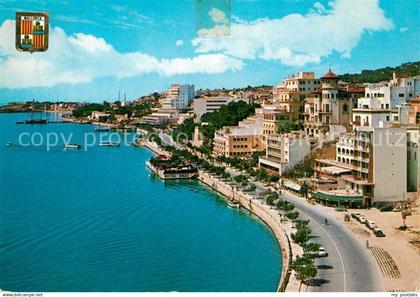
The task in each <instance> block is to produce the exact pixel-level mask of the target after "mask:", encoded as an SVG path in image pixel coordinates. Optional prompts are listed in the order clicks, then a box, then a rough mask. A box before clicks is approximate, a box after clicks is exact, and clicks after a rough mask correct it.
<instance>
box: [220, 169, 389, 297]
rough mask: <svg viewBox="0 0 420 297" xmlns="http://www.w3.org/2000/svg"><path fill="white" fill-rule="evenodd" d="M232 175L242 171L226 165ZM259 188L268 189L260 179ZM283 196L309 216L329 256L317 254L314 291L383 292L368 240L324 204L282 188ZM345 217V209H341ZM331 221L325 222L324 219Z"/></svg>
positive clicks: (313, 239) (311, 288) (256, 183)
mask: <svg viewBox="0 0 420 297" xmlns="http://www.w3.org/2000/svg"><path fill="white" fill-rule="evenodd" d="M227 170H228V171H229V173H230V174H231V175H232V176H236V175H239V174H240V173H239V172H238V171H237V170H235V169H233V168H227ZM253 183H254V184H255V185H256V186H257V189H258V191H259V192H263V191H266V188H265V187H264V186H263V185H262V184H261V183H260V182H253ZM281 198H282V199H284V200H288V201H290V202H292V203H293V204H294V205H295V207H296V210H297V211H299V213H300V217H299V219H304V220H310V223H309V227H310V228H311V230H312V236H313V237H312V239H311V241H314V242H318V243H320V244H321V245H322V246H323V247H324V248H325V250H326V251H327V252H328V254H329V255H328V257H324V258H317V259H316V260H315V265H316V266H318V274H317V276H316V278H315V280H314V282H312V284H311V285H310V286H309V287H308V291H312V292H378V291H379V292H381V291H383V286H382V282H381V277H380V271H379V269H378V266H377V264H376V262H375V260H374V258H373V256H372V255H371V253H370V251H369V250H368V249H367V248H366V246H365V244H363V243H361V242H360V240H359V239H358V238H357V237H356V236H355V235H354V234H353V233H352V232H351V231H350V230H348V229H347V228H346V226H345V225H344V223H343V221H338V220H337V218H336V217H335V216H334V215H331V212H327V211H325V206H322V205H312V204H309V203H308V202H307V201H306V200H305V199H304V198H302V197H298V196H295V195H292V194H290V193H288V192H286V191H282V195H281ZM340 216H342V218H343V220H344V213H340ZM326 218H327V219H328V225H325V219H326Z"/></svg>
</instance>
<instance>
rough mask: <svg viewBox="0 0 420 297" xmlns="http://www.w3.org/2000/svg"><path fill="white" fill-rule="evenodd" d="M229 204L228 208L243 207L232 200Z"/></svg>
mask: <svg viewBox="0 0 420 297" xmlns="http://www.w3.org/2000/svg"><path fill="white" fill-rule="evenodd" d="M227 204H228V206H230V207H232V208H239V207H240V206H241V205H240V204H239V202H238V201H235V200H231V199H229V200H228V201H227Z"/></svg>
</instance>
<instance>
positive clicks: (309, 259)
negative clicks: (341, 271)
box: [292, 221, 320, 291]
mask: <svg viewBox="0 0 420 297" xmlns="http://www.w3.org/2000/svg"><path fill="white" fill-rule="evenodd" d="M308 224H309V221H299V222H298V223H297V224H296V232H295V233H293V234H292V240H293V241H294V242H295V243H297V244H299V245H300V246H301V247H302V248H303V251H304V253H303V255H302V256H297V257H296V259H295V260H294V261H293V262H292V269H293V270H294V271H295V273H296V278H297V279H298V280H299V281H300V285H299V291H300V289H301V287H302V283H307V281H309V280H311V279H313V278H314V277H315V276H316V275H317V270H316V267H315V263H314V258H313V256H311V254H310V252H314V251H318V250H319V248H320V245H319V244H318V243H315V242H311V243H308V241H309V239H310V235H311V229H310V228H309V227H308Z"/></svg>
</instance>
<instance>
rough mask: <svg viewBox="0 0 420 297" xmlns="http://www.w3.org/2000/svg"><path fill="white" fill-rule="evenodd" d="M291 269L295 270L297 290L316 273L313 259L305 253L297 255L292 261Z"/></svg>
mask: <svg viewBox="0 0 420 297" xmlns="http://www.w3.org/2000/svg"><path fill="white" fill-rule="evenodd" d="M292 269H293V270H294V271H295V272H296V278H297V279H298V280H299V281H300V285H299V292H300V289H301V287H302V284H303V283H306V282H307V281H308V280H310V279H313V278H314V277H315V276H316V275H317V270H316V267H315V264H314V261H313V259H311V258H310V257H308V256H306V255H304V256H302V257H300V256H297V257H296V259H295V260H294V261H293V262H292Z"/></svg>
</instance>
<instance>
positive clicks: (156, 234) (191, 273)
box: [0, 114, 281, 292]
mask: <svg viewBox="0 0 420 297" xmlns="http://www.w3.org/2000/svg"><path fill="white" fill-rule="evenodd" d="M45 116H48V117H57V115H55V114H49V115H44V117H45ZM28 118H29V115H28V114H0V288H1V289H2V290H11V291H47V292H48V291H57V292H66V291H94V292H95V291H121V292H130V291H274V290H275V289H276V287H277V283H278V279H279V275H280V270H281V254H280V250H279V247H278V244H277V242H276V240H275V238H274V236H273V234H272V233H271V232H270V230H269V229H268V228H267V227H266V226H265V225H264V224H263V223H262V222H260V221H259V220H258V219H257V218H255V217H254V216H252V215H251V214H250V213H249V212H247V211H245V210H236V209H231V208H229V207H227V205H226V203H225V201H224V199H223V198H221V197H220V196H218V195H217V194H216V193H215V192H213V191H212V190H211V189H209V188H208V187H206V186H205V185H203V184H201V183H199V182H198V181H182V182H181V181H172V182H163V181H161V180H159V179H158V178H156V177H154V176H153V175H151V174H150V172H149V171H148V170H147V169H146V168H145V166H144V163H145V161H146V160H148V159H149V158H150V157H151V156H152V154H151V153H150V152H149V151H148V150H146V149H143V148H136V147H132V146H127V147H126V146H121V147H118V148H114V147H99V146H93V147H91V148H89V149H88V150H86V151H85V150H83V149H82V150H75V151H63V149H62V144H61V143H60V144H59V145H57V146H56V147H54V148H52V149H51V150H50V151H47V150H46V147H20V146H16V145H15V144H17V143H18V137H19V135H21V133H23V132H28V133H29V134H25V135H34V133H37V132H40V133H41V134H42V135H44V136H46V135H47V133H52V132H57V133H64V135H66V136H67V137H68V136H69V135H70V133H73V139H72V142H75V143H80V144H82V143H83V137H84V136H83V135H84V133H90V132H92V131H93V127H92V126H91V125H77V124H49V125H16V121H21V120H25V119H28ZM38 137H39V135H38ZM28 139H29V137H27V138H24V140H25V141H27V140H28ZM8 141H10V142H11V143H12V144H13V145H12V146H6V145H5V144H6V143H7V142H8ZM36 141H39V139H36Z"/></svg>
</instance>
